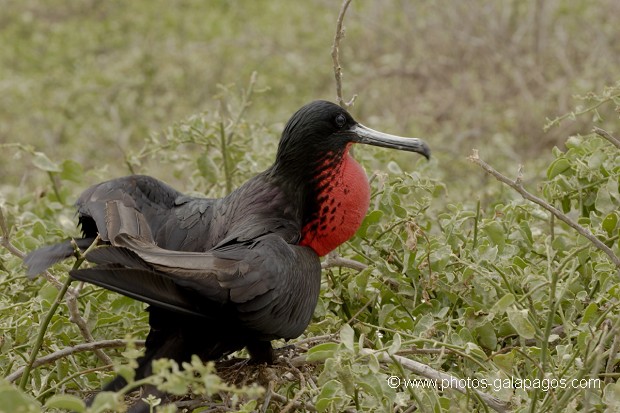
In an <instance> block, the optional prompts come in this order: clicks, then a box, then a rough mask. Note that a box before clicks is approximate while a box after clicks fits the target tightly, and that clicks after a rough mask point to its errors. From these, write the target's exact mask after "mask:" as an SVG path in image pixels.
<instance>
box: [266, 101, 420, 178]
mask: <svg viewBox="0 0 620 413" xmlns="http://www.w3.org/2000/svg"><path fill="white" fill-rule="evenodd" d="M353 143H363V144H368V145H375V146H382V147H385V148H391V149H398V150H402V151H410V152H417V153H419V154H421V155H423V156H424V157H426V158H427V159H428V158H429V157H430V149H429V147H428V145H427V144H426V142H424V141H423V140H421V139H418V138H403V137H400V136H395V135H390V134H387V133H383V132H378V131H376V130H373V129H370V128H368V127H366V126H364V125H362V124H360V123H358V122H357V121H356V120H355V119H353V117H352V116H351V115H350V114H349V112H347V111H346V110H345V109H343V108H342V107H340V106H338V105H336V104H334V103H331V102H327V101H324V100H317V101H314V102H311V103H308V104H307V105H305V106H303V107H302V108H301V109H299V110H298V111H297V112H296V113H295V114H294V115H293V116H292V117H291V118H290V119H289V121H288V122H287V124H286V126H285V128H284V131H283V132H282V138H281V140H280V145H279V147H278V154H277V156H276V165H277V166H282V167H285V169H288V168H287V167H294V168H309V169H313V167H314V166H315V165H316V163H317V162H323V160H324V159H326V158H328V159H331V158H334V157H335V158H338V157H341V156H342V154H344V153H345V152H346V150H347V149H348V148H349V146H350V145H351V144H353Z"/></svg>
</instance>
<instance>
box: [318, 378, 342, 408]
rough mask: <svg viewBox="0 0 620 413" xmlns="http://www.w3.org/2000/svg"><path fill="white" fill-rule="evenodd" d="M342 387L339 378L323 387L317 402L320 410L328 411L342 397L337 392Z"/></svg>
mask: <svg viewBox="0 0 620 413" xmlns="http://www.w3.org/2000/svg"><path fill="white" fill-rule="evenodd" d="M341 389H342V386H341V384H340V382H338V381H337V380H330V381H328V382H327V383H325V384H324V385H323V386H322V387H321V393H319V395H318V396H317V401H316V404H315V407H316V410H317V411H318V412H324V411H326V410H327V409H328V408H329V406H330V405H331V404H333V403H334V402H336V401H339V400H340V399H342V397H337V396H336V394H337V393H338V392H339V390H341Z"/></svg>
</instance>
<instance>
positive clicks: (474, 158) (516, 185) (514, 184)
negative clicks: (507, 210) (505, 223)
mask: <svg viewBox="0 0 620 413" xmlns="http://www.w3.org/2000/svg"><path fill="white" fill-rule="evenodd" d="M468 159H469V160H470V161H471V162H473V163H475V164H477V165H479V166H480V167H481V168H482V169H484V170H485V172H486V173H488V174H490V175H492V176H493V177H495V179H497V180H498V181H500V182H502V183H504V184H506V185H508V186H509V187H511V188H512V189H514V190H515V191H517V192H518V193H519V194H521V196H522V197H523V198H525V199H527V200H528V201H531V202H533V203H535V204H536V205H539V206H541V207H543V208H544V209H546V210H547V211H549V212H551V213H552V214H553V215H554V216H556V217H557V218H558V219H560V220H561V221H563V222H564V223H566V224H567V225H568V226H570V227H571V228H573V229H574V230H575V231H577V232H578V233H579V234H581V235H583V236H584V237H586V238H587V239H588V240H589V241H590V242H591V243H592V244H594V246H595V247H596V248H598V249H599V250H601V251H603V252H604V253H605V254H607V256H608V257H609V258H610V259H611V261H612V262H613V263H614V264H615V265H616V267H618V268H620V258H618V257H617V256H616V254H614V252H613V251H612V250H611V248H609V247H608V246H607V245H605V244H604V243H603V242H602V241H601V240H599V239H598V238H597V237H596V236H595V235H594V234H592V232H590V231H589V230H588V229H587V228H584V227H582V226H581V225H579V224H578V223H577V222H575V221H574V220H572V219H571V218H569V217H568V216H567V215H565V214H563V213H562V211H560V210H559V209H557V208H555V207H554V206H553V205H550V204H549V203H548V202H546V201H545V200H544V199H541V198H539V197H537V196H535V195H533V194H531V193H529V192H528V191H527V190H526V189H525V188H524V187H523V184H522V182H521V181H522V178H523V173H522V172H523V168H522V167H521V166H520V167H519V173H518V175H517V178H516V179H515V180H514V181H513V180H511V179H509V178H507V177H505V176H504V175H502V174H501V173H499V172H498V171H496V170H495V169H493V167H492V166H490V165H489V164H488V163H486V162H485V161H483V160H482V159H480V157H479V155H478V151H477V150H476V149H474V150H473V153H472V154H471V156H469V158H468Z"/></svg>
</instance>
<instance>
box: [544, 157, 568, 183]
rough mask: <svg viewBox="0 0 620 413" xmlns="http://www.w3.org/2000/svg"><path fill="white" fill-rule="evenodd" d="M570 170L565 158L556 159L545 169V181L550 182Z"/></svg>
mask: <svg viewBox="0 0 620 413" xmlns="http://www.w3.org/2000/svg"><path fill="white" fill-rule="evenodd" d="M569 168H570V162H569V160H568V159H566V158H558V159H556V160H555V161H553V162H552V163H551V165H549V168H547V179H549V180H551V179H553V178H555V177H556V176H558V175H560V174H563V173H564V172H566V170H567V169H569Z"/></svg>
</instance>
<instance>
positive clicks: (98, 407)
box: [90, 391, 123, 413]
mask: <svg viewBox="0 0 620 413" xmlns="http://www.w3.org/2000/svg"><path fill="white" fill-rule="evenodd" d="M120 397H121V398H122V396H120ZM122 406H123V402H122V401H121V400H120V399H119V396H118V395H117V394H116V393H113V392H109V391H102V392H99V393H97V395H96V396H95V399H94V400H93V404H92V405H91V406H90V411H92V412H97V413H99V412H105V411H110V410H111V411H118V410H120V409H121V408H122Z"/></svg>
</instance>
